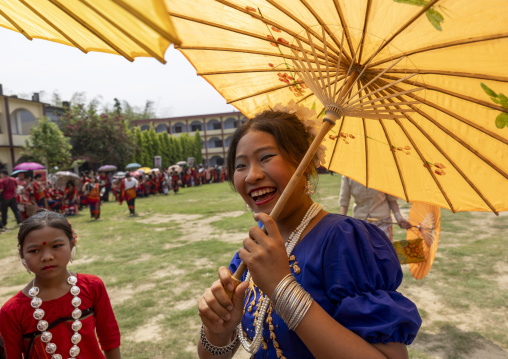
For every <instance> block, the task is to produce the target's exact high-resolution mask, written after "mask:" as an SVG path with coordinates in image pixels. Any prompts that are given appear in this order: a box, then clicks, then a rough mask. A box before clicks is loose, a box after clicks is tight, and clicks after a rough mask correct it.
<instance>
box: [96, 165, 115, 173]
mask: <svg viewBox="0 0 508 359" xmlns="http://www.w3.org/2000/svg"><path fill="white" fill-rule="evenodd" d="M117 169H118V168H117V167H116V166H115V165H104V166H101V167H99V169H98V170H97V172H113V171H116V170H117Z"/></svg>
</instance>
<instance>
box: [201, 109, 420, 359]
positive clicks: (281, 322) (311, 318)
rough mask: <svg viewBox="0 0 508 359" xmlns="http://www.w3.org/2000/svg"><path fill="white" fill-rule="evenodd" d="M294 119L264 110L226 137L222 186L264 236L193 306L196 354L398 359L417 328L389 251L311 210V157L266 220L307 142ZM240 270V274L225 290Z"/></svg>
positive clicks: (341, 220) (382, 242)
mask: <svg viewBox="0 0 508 359" xmlns="http://www.w3.org/2000/svg"><path fill="white" fill-rule="evenodd" d="M276 108H277V107H276ZM297 113H302V112H301V111H300V112H299V110H298V109H297V110H296V111H293V112H291V111H265V112H263V113H261V114H259V115H257V116H255V117H254V118H253V119H251V120H250V121H248V122H246V123H245V124H243V125H242V126H241V127H239V128H238V129H237V131H236V132H235V134H234V135H233V138H232V140H231V145H230V148H229V154H228V169H229V173H230V174H231V176H230V180H231V181H232V184H233V186H234V188H235V190H236V191H237V192H238V193H239V194H240V195H241V197H242V199H243V200H244V201H245V203H246V204H247V205H248V206H249V207H250V208H251V209H252V211H253V212H254V213H255V214H254V219H255V220H259V221H261V222H262V224H263V226H264V228H263V230H264V231H263V230H261V229H260V228H258V227H257V226H254V227H252V228H251V229H250V231H249V238H247V239H245V240H244V242H243V248H241V249H240V250H239V251H238V252H237V254H236V255H235V256H234V258H233V260H232V261H231V264H230V266H229V269H228V268H225V267H221V268H219V279H218V280H217V281H215V282H214V283H213V284H212V285H211V287H210V288H208V289H206V290H205V292H204V294H203V296H202V297H201V298H200V299H199V302H198V308H199V315H200V317H201V320H202V322H203V326H202V330H201V336H200V340H199V342H198V353H199V355H200V357H201V358H212V357H214V356H216V355H221V358H230V357H232V356H233V355H234V353H235V351H236V348H237V347H238V346H239V345H240V343H241V344H242V345H243V347H244V348H245V349H246V350H247V351H248V352H250V353H251V354H254V358H261V357H262V358H280V357H282V356H283V357H285V358H336V357H341V358H407V356H408V354H407V350H406V345H409V344H411V342H412V341H413V339H414V338H415V336H416V334H417V332H418V329H419V327H420V324H421V319H420V316H419V314H418V311H417V308H416V306H415V305H414V304H413V303H412V302H411V301H410V300H409V299H407V298H405V297H404V296H402V295H401V294H400V293H398V292H397V288H398V287H399V285H400V283H401V280H402V271H401V268H400V265H399V262H398V258H397V255H396V253H395V250H394V248H393V246H392V245H391V243H390V241H389V239H388V238H387V237H386V235H385V234H384V233H382V232H381V231H380V230H378V229H377V228H376V227H375V226H373V225H371V224H369V223H366V222H363V221H360V220H356V219H353V218H349V217H346V216H343V215H338V214H332V213H328V212H326V211H324V210H323V207H322V206H321V205H319V204H317V203H314V202H313V201H312V199H311V197H310V196H311V194H312V193H313V189H312V188H310V186H309V183H310V179H311V177H312V176H313V175H315V173H316V168H315V165H314V164H318V163H319V162H320V161H319V159H318V158H315V161H311V164H309V166H308V167H307V168H306V169H305V171H304V173H303V175H302V176H301V177H300V178H298V179H297V185H296V188H295V190H294V192H293V193H292V194H291V196H290V198H289V200H288V201H287V203H286V205H285V206H284V208H283V209H282V210H281V212H280V214H278V216H277V217H276V219H274V218H272V217H270V216H269V214H270V213H272V211H273V209H274V207H275V204H276V203H277V201H279V200H280V199H281V196H282V193H283V191H284V189H285V188H286V187H287V186H288V183H289V182H290V180H291V178H292V176H293V174H294V173H295V171H296V169H297V166H298V164H299V162H300V161H301V160H302V158H303V157H304V155H305V153H306V152H307V149H308V148H309V144H310V143H311V142H312V139H313V136H312V135H311V133H310V131H309V130H308V128H307V126H306V124H305V123H304V122H302V121H301V120H300V119H299V118H298V116H297V115H296V114H297ZM241 262H243V263H245V265H246V266H247V268H248V273H246V274H244V275H243V277H242V280H243V282H242V283H241V284H239V285H238V286H237V287H236V289H234V286H235V283H234V281H233V279H232V276H231V274H232V272H233V271H235V270H236V269H237V268H238V267H239V266H240V263H241ZM226 288H227V290H226ZM229 293H232V295H231V296H229V295H228V294H229ZM337 338H341V340H337Z"/></svg>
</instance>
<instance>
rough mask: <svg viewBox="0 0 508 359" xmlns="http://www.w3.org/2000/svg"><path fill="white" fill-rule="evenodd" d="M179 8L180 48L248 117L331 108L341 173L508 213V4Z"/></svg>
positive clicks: (215, 1)
mask: <svg viewBox="0 0 508 359" xmlns="http://www.w3.org/2000/svg"><path fill="white" fill-rule="evenodd" d="M166 3H167V4H168V8H169V9H170V14H171V16H172V18H173V21H174V24H175V28H176V30H177V31H178V33H179V35H180V37H181V39H182V46H180V47H179V49H180V51H181V52H182V53H183V54H184V55H185V56H186V57H187V58H188V59H189V60H190V62H191V63H192V64H193V66H194V67H195V68H196V70H197V72H198V74H199V75H201V76H203V77H204V78H205V79H206V80H207V81H208V82H209V83H210V84H211V85H212V86H214V87H215V88H216V89H217V90H218V91H219V92H220V93H221V95H222V96H223V97H224V98H225V99H226V100H227V101H228V102H229V103H231V104H233V105H234V106H235V107H237V108H238V109H239V110H240V111H242V113H244V114H245V115H246V116H248V117H251V116H253V115H254V114H256V113H258V112H260V111H262V110H265V109H268V108H273V107H274V106H275V105H276V104H277V103H282V104H287V103H289V101H290V100H292V99H294V100H296V101H297V102H299V103H300V104H303V105H305V106H307V107H308V108H312V107H316V109H317V111H318V113H319V112H321V110H322V109H326V117H327V119H328V120H330V123H329V124H328V122H325V125H323V126H322V127H321V129H322V131H321V132H320V134H319V136H320V137H319V136H318V141H319V142H321V141H323V142H322V143H323V144H324V145H325V146H326V149H327V150H326V162H327V166H328V168H329V169H330V170H333V171H335V172H338V173H341V174H343V175H346V176H348V177H350V178H353V179H354V180H356V181H358V182H360V183H362V184H364V185H366V186H367V187H369V188H375V189H378V190H380V191H383V192H385V193H389V194H392V195H395V196H397V197H400V198H403V199H404V200H406V201H407V202H425V203H430V204H434V205H437V206H439V207H443V208H447V209H450V210H451V211H453V212H456V211H492V212H495V213H497V212H499V211H505V210H508V181H507V179H508V98H507V97H506V96H505V94H506V95H508V76H507V75H506V65H507V60H506V59H507V58H508V32H507V28H506V20H505V15H504V14H506V13H507V12H508V2H506V1H495V0H486V1H482V2H479V1H469V2H468V1H459V0H431V1H426V0H422V1H409V0H301V1H294V0H248V1H241V0H186V1H182V0H167V1H166ZM328 130H330V132H328ZM318 145H319V144H318ZM318 145H316V146H313V147H312V148H311V150H312V151H315V150H316V149H317V147H318ZM310 158H312V155H310V156H309V158H307V159H306V160H310ZM298 175H299V174H298Z"/></svg>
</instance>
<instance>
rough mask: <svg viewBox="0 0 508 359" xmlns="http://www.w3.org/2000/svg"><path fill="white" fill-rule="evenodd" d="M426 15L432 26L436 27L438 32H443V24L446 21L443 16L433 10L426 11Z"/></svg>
mask: <svg viewBox="0 0 508 359" xmlns="http://www.w3.org/2000/svg"><path fill="white" fill-rule="evenodd" d="M425 15H427V19H429V21H430V23H431V24H432V26H434V27H435V28H436V29H437V30H439V31H442V30H443V29H442V28H441V23H442V22H443V21H444V18H443V15H441V14H440V13H439V12H437V11H436V10H434V9H433V8H430V9H428V10H427V11H425Z"/></svg>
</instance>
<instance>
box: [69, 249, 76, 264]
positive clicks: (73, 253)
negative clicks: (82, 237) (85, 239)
mask: <svg viewBox="0 0 508 359" xmlns="http://www.w3.org/2000/svg"><path fill="white" fill-rule="evenodd" d="M74 258H76V246H74V247H72V249H71V258H70V262H71V263H72V262H73V261H74Z"/></svg>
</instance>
